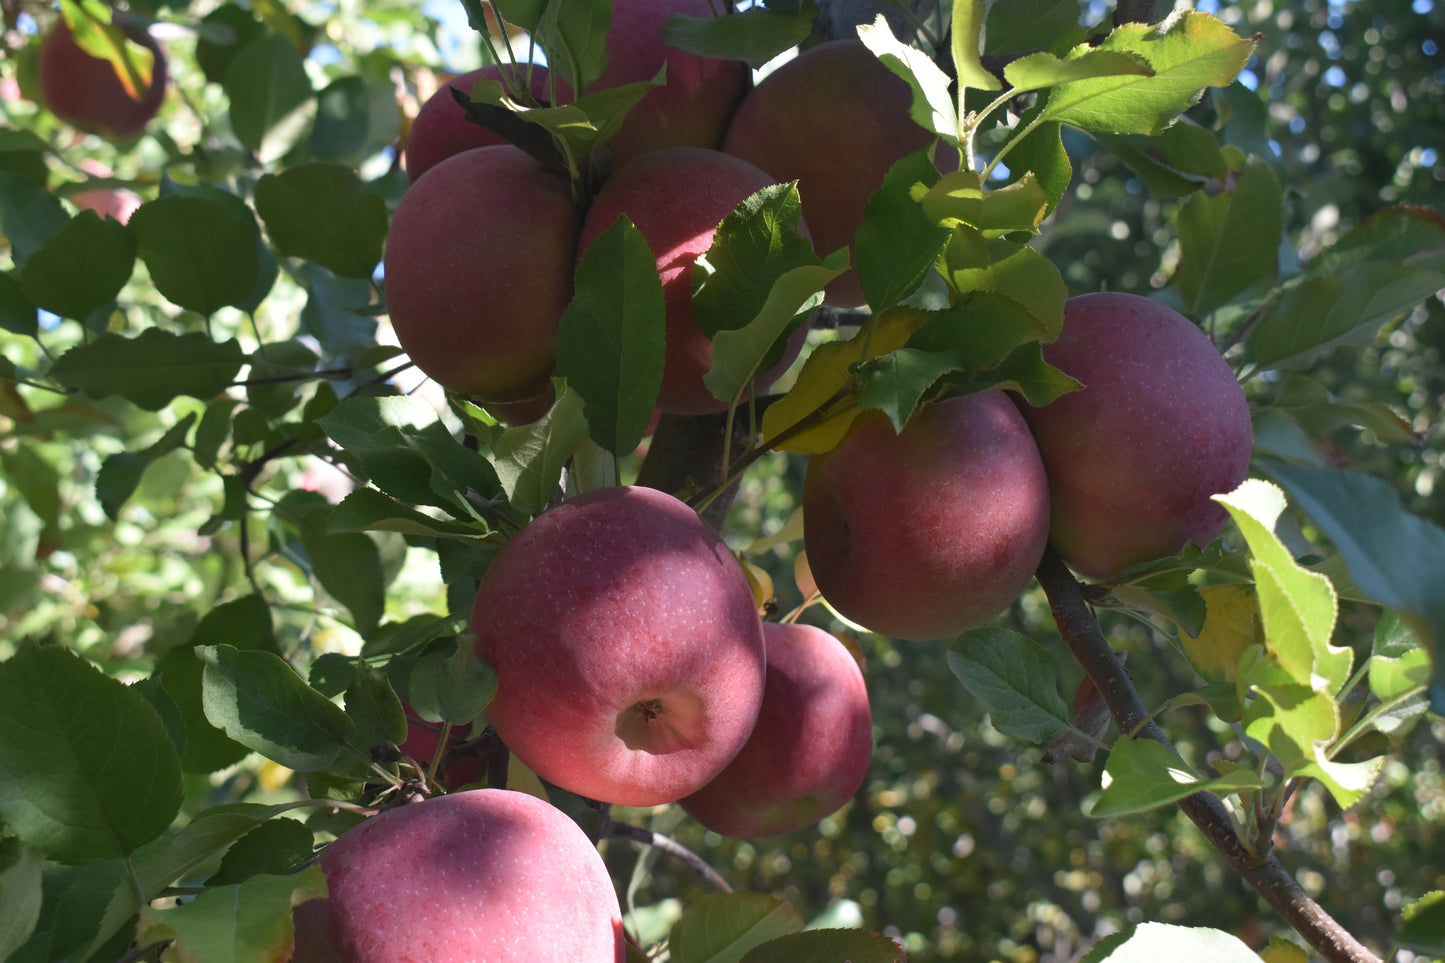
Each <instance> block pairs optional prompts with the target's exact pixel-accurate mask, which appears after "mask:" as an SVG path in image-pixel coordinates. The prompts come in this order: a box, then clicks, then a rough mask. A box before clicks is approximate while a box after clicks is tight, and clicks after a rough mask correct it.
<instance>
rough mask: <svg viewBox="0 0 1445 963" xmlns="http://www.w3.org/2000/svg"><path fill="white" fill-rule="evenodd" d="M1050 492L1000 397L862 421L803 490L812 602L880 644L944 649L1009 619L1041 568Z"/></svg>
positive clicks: (815, 463) (1026, 438) (812, 466)
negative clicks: (823, 602)
mask: <svg viewBox="0 0 1445 963" xmlns="http://www.w3.org/2000/svg"><path fill="white" fill-rule="evenodd" d="M1048 527H1049V492H1048V485H1047V482H1046V479H1045V475H1044V468H1043V463H1042V462H1041V461H1040V459H1039V452H1038V449H1037V448H1036V447H1035V446H1034V441H1033V438H1032V437H1031V436H1030V435H1029V430H1028V426H1027V425H1026V424H1025V423H1024V419H1023V417H1022V416H1021V415H1020V414H1019V412H1018V409H1017V408H1015V407H1014V405H1013V403H1012V402H1011V401H1009V399H1008V397H1007V396H1006V395H1004V393H1003V392H1002V391H998V390H990V391H984V392H981V393H979V394H972V395H964V396H961V397H956V398H950V399H947V400H945V401H942V402H938V403H936V404H931V405H928V406H927V407H925V408H923V409H922V410H920V411H919V412H918V413H917V414H915V415H914V416H913V417H912V418H911V419H910V420H909V421H908V423H907V424H906V425H904V426H903V430H902V431H901V432H898V433H896V434H895V433H894V430H893V425H892V423H891V422H890V421H889V420H888V418H887V417H886V416H884V415H883V414H882V413H881V412H877V411H868V412H864V413H863V415H861V416H860V417H859V418H858V420H857V421H856V422H855V423H854V425H853V427H852V428H851V429H850V430H849V433H848V435H847V436H846V437H845V438H844V439H843V442H842V443H841V444H840V445H839V446H838V447H837V448H836V449H834V450H833V451H831V452H828V453H827V454H824V455H816V456H814V457H813V458H812V459H811V460H810V462H809V463H808V470H807V475H806V477H805V479H804V483H803V543H804V545H805V546H806V550H807V553H808V562H809V564H810V566H811V568H812V572H813V577H814V579H815V580H816V581H817V585H818V589H819V590H820V591H821V592H822V593H823V597H824V598H825V599H827V600H828V602H829V603H830V604H831V605H832V606H833V607H834V608H836V609H837V610H838V611H839V612H841V613H842V614H843V615H845V616H847V617H848V618H849V619H851V620H852V621H854V622H857V623H858V624H860V625H863V626H865V627H867V628H869V629H871V630H873V631H875V632H879V633H882V634H883V635H889V636H893V637H895V638H902V639H943V638H952V637H953V636H955V635H958V634H959V633H960V632H964V631H966V630H968V629H972V628H977V627H978V626H980V625H982V624H984V623H985V622H988V621H989V620H990V619H992V618H994V617H995V616H997V615H998V614H999V613H1001V612H1002V611H1003V610H1004V609H1006V608H1008V606H1009V605H1010V604H1012V603H1013V601H1014V600H1015V599H1016V598H1018V596H1019V593H1021V592H1022V591H1023V590H1024V588H1025V587H1026V586H1027V585H1028V583H1029V580H1030V578H1032V576H1033V573H1034V569H1035V568H1037V567H1038V563H1039V559H1040V558H1042V557H1043V551H1044V545H1045V542H1046V539H1047V535H1048Z"/></svg>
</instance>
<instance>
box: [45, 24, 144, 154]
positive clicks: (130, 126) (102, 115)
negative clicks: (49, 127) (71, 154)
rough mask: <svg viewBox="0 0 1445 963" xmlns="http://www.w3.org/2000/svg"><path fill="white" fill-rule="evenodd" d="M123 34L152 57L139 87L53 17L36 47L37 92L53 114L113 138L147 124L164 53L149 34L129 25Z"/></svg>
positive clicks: (136, 132)
mask: <svg viewBox="0 0 1445 963" xmlns="http://www.w3.org/2000/svg"><path fill="white" fill-rule="evenodd" d="M126 36H127V37H129V38H130V39H131V40H133V41H135V42H136V43H138V44H140V45H141V46H143V47H145V48H146V49H147V50H149V51H150V52H151V54H152V55H153V56H154V58H155V59H154V61H153V66H152V67H151V73H150V77H149V78H148V80H149V85H148V86H146V87H145V88H144V89H142V90H132V89H131V88H130V87H129V86H128V84H127V82H126V81H125V80H124V79H123V78H122V77H121V76H120V74H119V73H117V72H116V68H115V66H114V65H113V64H112V63H111V62H110V61H109V60H104V59H102V58H100V57H92V56H91V55H90V54H88V53H86V52H85V51H84V50H82V49H81V47H80V45H79V44H77V43H76V42H75V37H74V35H73V34H72V33H71V32H70V27H69V25H68V24H66V22H65V21H64V20H63V19H60V20H57V21H56V23H55V26H54V27H52V28H51V30H50V32H49V33H48V34H46V36H45V40H44V42H43V43H42V44H41V46H40V72H39V76H40V93H41V97H42V98H43V99H44V101H45V106H46V107H47V108H49V109H50V112H51V113H53V114H55V116H57V117H59V118H60V119H61V120H63V121H65V122H66V123H67V124H70V125H71V126H73V127H79V128H80V129H81V130H87V131H90V132H92V133H95V134H100V135H101V136H103V137H108V138H110V139H111V140H117V141H126V140H130V139H131V138H133V137H136V136H138V135H139V134H140V132H141V131H142V130H144V129H145V125H146V124H147V123H148V122H149V121H150V119H151V118H152V117H154V116H155V115H156V111H158V110H160V106H161V100H162V99H163V98H164V97H165V93H166V57H165V53H164V51H162V50H161V47H160V44H158V43H156V41H155V39H154V38H152V37H151V36H150V35H149V34H148V33H145V32H144V31H141V30H127V31H126Z"/></svg>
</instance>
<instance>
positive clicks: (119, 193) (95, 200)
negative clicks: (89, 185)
mask: <svg viewBox="0 0 1445 963" xmlns="http://www.w3.org/2000/svg"><path fill="white" fill-rule="evenodd" d="M79 166H80V168H81V169H82V170H84V171H85V172H86V173H87V174H92V175H94V176H96V177H113V176H114V174H115V172H114V171H112V170H111V169H110V168H109V167H106V166H105V165H104V164H102V163H100V162H99V161H96V160H91V159H90V158H82V159H81V161H80V163H79ZM70 201H71V203H73V204H74V205H75V206H76V207H78V208H80V209H81V210H89V211H95V213H97V214H99V215H100V216H101V217H110V218H114V219H115V220H117V221H119V222H120V223H122V224H125V223H126V222H128V221H129V220H130V216H131V215H132V214H134V213H135V212H136V210H137V209H138V208H139V207H140V205H141V199H140V195H139V194H137V193H136V192H135V191H130V190H126V189H125V188H118V187H97V188H94V189H92V190H88V191H80V192H78V193H76V194H72V195H70Z"/></svg>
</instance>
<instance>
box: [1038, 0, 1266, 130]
mask: <svg viewBox="0 0 1445 963" xmlns="http://www.w3.org/2000/svg"><path fill="white" fill-rule="evenodd" d="M1095 51H1110V52H1121V53H1132V54H1137V55H1139V56H1140V57H1142V58H1143V59H1144V60H1146V61H1148V63H1149V66H1150V67H1151V68H1153V71H1154V73H1153V75H1152V76H1148V77H1140V76H1128V75H1124V76H1113V77H1097V78H1093V79H1090V80H1078V81H1072V82H1069V83H1064V84H1059V85H1058V86H1056V87H1053V88H1052V89H1051V90H1050V92H1049V99H1048V104H1047V106H1046V107H1045V109H1044V119H1045V120H1057V121H1061V122H1063V123H1065V124H1070V125H1072V126H1074V127H1078V128H1080V129H1083V130H1088V131H1100V132H1103V133H1119V134H1156V133H1158V132H1159V131H1161V130H1163V129H1164V128H1165V127H1167V126H1169V124H1171V123H1172V122H1173V121H1174V120H1175V118H1177V117H1178V116H1179V115H1180V114H1181V113H1183V112H1184V110H1185V109H1186V108H1188V107H1189V106H1190V105H1191V104H1193V103H1194V102H1195V101H1196V100H1198V99H1199V96H1200V94H1201V93H1202V92H1203V90H1204V88H1205V87H1223V86H1225V85H1226V84H1228V83H1230V82H1231V81H1232V80H1234V78H1235V76H1236V75H1238V73H1239V71H1240V70H1242V69H1243V68H1244V65H1245V64H1246V63H1247V62H1248V61H1249V57H1250V55H1251V54H1252V53H1253V52H1254V42H1253V41H1252V40H1241V39H1240V38H1239V37H1238V36H1236V35H1235V34H1234V32H1233V31H1231V30H1230V29H1229V28H1228V27H1226V26H1225V25H1224V24H1223V23H1222V22H1220V21H1219V20H1216V19H1214V18H1213V17H1211V16H1209V15H1208V14H1204V13H1200V12H1198V11H1195V10H1184V11H1180V12H1178V13H1175V14H1174V15H1172V16H1170V17H1169V18H1168V19H1166V20H1164V21H1163V22H1162V23H1160V24H1158V25H1157V26H1152V27H1151V26H1148V25H1146V24H1139V23H1129V24H1124V25H1123V26H1120V27H1118V28H1116V29H1115V30H1114V31H1113V32H1112V33H1110V34H1109V35H1108V36H1107V37H1105V38H1104V40H1103V41H1102V42H1101V43H1100V44H1098V45H1097V46H1092V47H1091V46H1087V45H1083V46H1080V47H1076V48H1074V50H1073V51H1072V52H1071V53H1070V54H1069V55H1068V57H1067V58H1066V59H1074V58H1078V57H1083V56H1086V55H1093V54H1094V52H1095Z"/></svg>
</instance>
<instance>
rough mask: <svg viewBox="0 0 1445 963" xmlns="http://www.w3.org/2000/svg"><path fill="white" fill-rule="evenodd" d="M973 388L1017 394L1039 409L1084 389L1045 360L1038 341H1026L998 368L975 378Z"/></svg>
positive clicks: (972, 383)
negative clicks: (992, 389) (1003, 390)
mask: <svg viewBox="0 0 1445 963" xmlns="http://www.w3.org/2000/svg"><path fill="white" fill-rule="evenodd" d="M970 385H971V386H973V387H976V388H978V389H983V388H990V387H997V388H1003V389H1005V390H1008V391H1016V392H1018V393H1019V394H1021V395H1023V396H1024V400H1025V401H1027V402H1028V403H1029V404H1031V405H1034V406H1035V407H1041V406H1043V405H1047V404H1050V403H1051V402H1053V401H1054V400H1055V399H1057V398H1060V397H1062V396H1064V395H1066V394H1068V393H1069V392H1070V391H1076V390H1078V388H1079V387H1080V385H1079V382H1078V381H1076V380H1074V379H1073V378H1071V377H1070V376H1068V375H1066V374H1064V373H1063V372H1062V371H1060V370H1059V369H1058V368H1055V367H1054V366H1053V365H1051V364H1049V363H1048V362H1047V361H1045V360H1044V353H1043V348H1042V347H1041V346H1040V345H1039V343H1038V342H1037V341H1026V342H1024V343H1023V344H1021V345H1019V346H1018V347H1017V348H1014V349H1013V350H1012V351H1010V352H1009V354H1008V357H1006V358H1004V359H1003V360H1002V361H1000V362H999V363H998V364H997V365H995V366H994V367H992V368H990V369H988V370H986V371H984V372H982V373H981V374H977V375H974V376H973V378H972V379H971V380H970Z"/></svg>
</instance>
